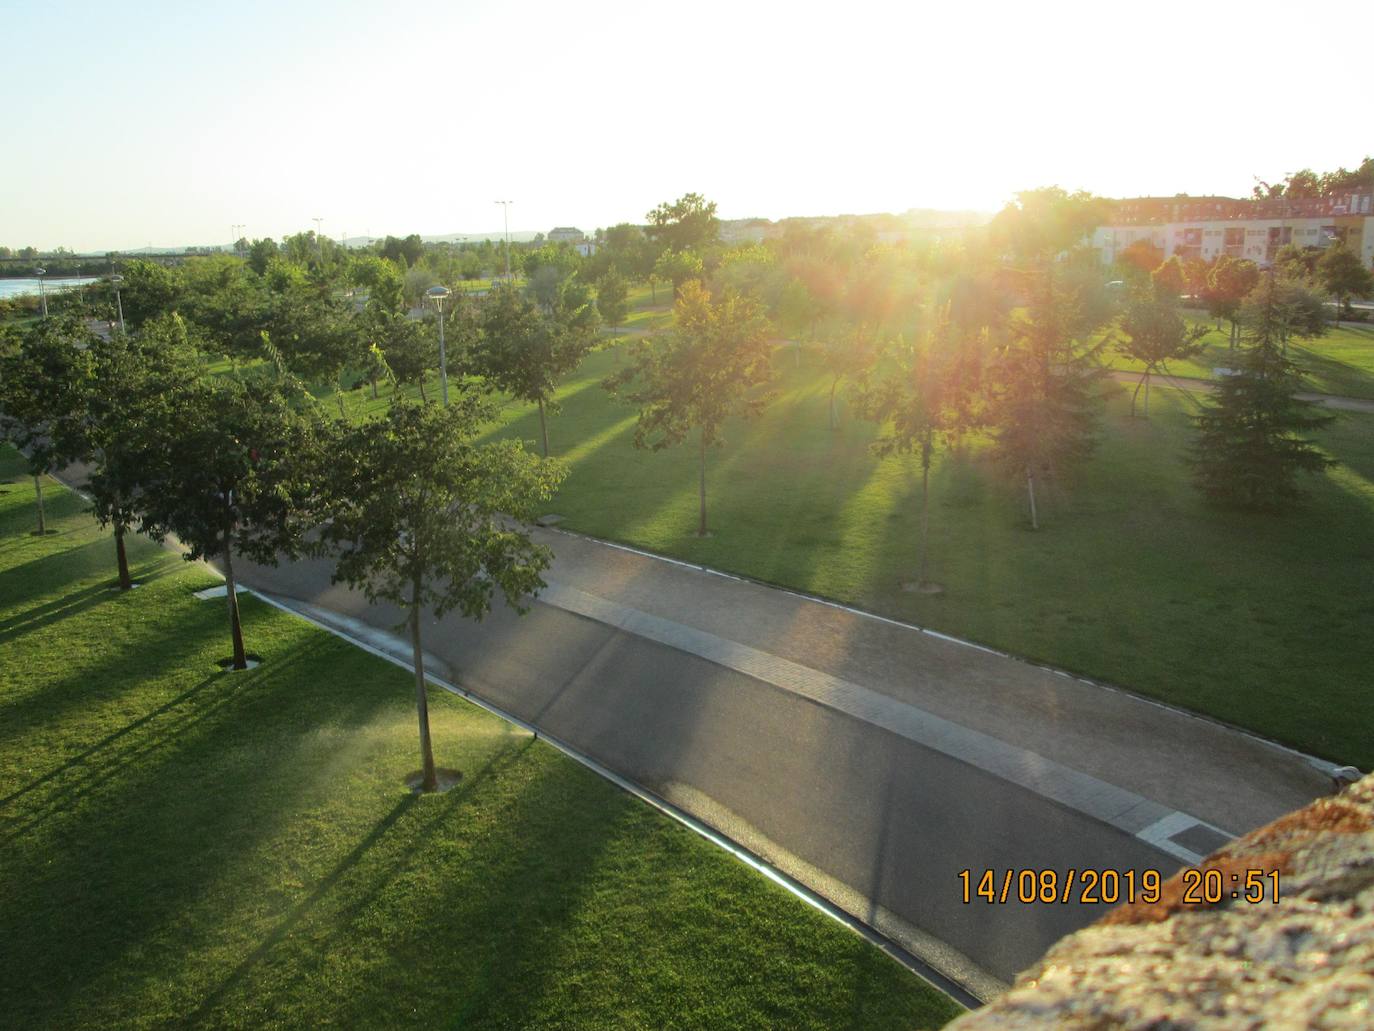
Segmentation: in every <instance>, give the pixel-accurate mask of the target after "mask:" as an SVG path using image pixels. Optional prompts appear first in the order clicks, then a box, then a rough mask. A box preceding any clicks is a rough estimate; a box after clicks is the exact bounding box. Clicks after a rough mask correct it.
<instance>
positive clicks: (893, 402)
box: [855, 312, 960, 593]
mask: <svg viewBox="0 0 1374 1031" xmlns="http://www.w3.org/2000/svg"><path fill="white" fill-rule="evenodd" d="M949 331H950V324H949V319H948V312H945V313H944V314H943V315H942V317H941V319H940V322H939V324H938V325H937V326H936V327H935V329H933V330H931V331H930V332H928V333H924V334H922V335H921V336H920V337H919V338H918V339H917V341H916V342H915V343H912V344H908V343H906V342H905V341H904V340H903V339H902V338H901V337H897V338H895V339H893V340H892V341H890V342H889V343H888V344H887V345H886V346H885V347H883V348H882V349H881V351H880V352H879V355H878V357H877V360H876V361H875V362H874V364H873V367H872V368H871V370H869V371H867V372H866V373H865V374H864V375H863V377H862V378H861V379H860V381H859V385H858V388H857V389H856V391H855V404H856V407H857V408H858V409H859V411H860V412H862V413H863V415H864V417H865V418H867V419H871V420H872V421H873V422H876V423H877V424H878V425H879V427H880V429H881V434H880V436H879V437H878V439H877V440H875V441H874V442H873V444H872V445H870V447H871V448H872V450H873V453H874V454H876V455H878V456H879V457H887V456H889V455H909V454H913V453H914V454H919V455H920V459H921V541H920V551H919V558H918V560H917V572H916V583H915V587H916V590H918V591H922V592H925V593H933V592H934V591H936V590H938V589H939V588H938V587H937V586H936V585H934V584H932V583H931V582H930V581H929V580H928V578H927V576H926V556H927V553H928V548H927V544H928V541H929V537H930V467H931V462H932V459H933V457H934V454H935V449H936V448H937V447H938V446H939V444H940V443H941V441H942V440H943V439H945V438H946V437H947V436H948V434H950V433H952V432H956V431H957V429H958V428H959V420H960V408H959V406H958V405H956V404H952V403H950V402H951V401H952V400H953V398H951V396H950V393H951V388H952V387H956V386H957V383H956V377H952V376H951V375H950V374H949V373H950V372H951V371H952V370H951V361H950V359H951V357H953V355H952V353H951V351H950V348H949V347H948V343H949Z"/></svg>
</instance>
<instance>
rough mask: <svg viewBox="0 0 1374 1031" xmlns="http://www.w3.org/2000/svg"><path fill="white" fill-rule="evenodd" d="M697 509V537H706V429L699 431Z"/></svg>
mask: <svg viewBox="0 0 1374 1031" xmlns="http://www.w3.org/2000/svg"><path fill="white" fill-rule="evenodd" d="M697 499H698V503H699V505H698V507H699V509H700V514H699V519H698V522H697V536H698V537H705V536H706V427H704V426H703V427H702V429H701V482H700V485H699V487H698V490H697Z"/></svg>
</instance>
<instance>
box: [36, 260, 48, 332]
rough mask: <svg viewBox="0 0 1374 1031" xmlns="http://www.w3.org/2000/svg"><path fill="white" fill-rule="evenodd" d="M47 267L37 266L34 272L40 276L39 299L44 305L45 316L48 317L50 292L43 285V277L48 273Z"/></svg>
mask: <svg viewBox="0 0 1374 1031" xmlns="http://www.w3.org/2000/svg"><path fill="white" fill-rule="evenodd" d="M47 271H48V270H47V269H45V268H36V269H34V270H33V274H34V275H35V276H37V277H38V299H39V301H40V302H41V303H42V305H43V318H45V319H46V318H47V317H48V294H47V292H46V290H45V289H44V287H43V277H44V276H45V275H46V274H47Z"/></svg>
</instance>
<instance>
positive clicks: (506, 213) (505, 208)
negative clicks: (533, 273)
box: [496, 200, 515, 286]
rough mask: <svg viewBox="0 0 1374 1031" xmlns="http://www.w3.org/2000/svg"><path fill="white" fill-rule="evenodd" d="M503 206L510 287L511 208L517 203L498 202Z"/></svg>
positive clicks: (507, 274) (507, 278)
mask: <svg viewBox="0 0 1374 1031" xmlns="http://www.w3.org/2000/svg"><path fill="white" fill-rule="evenodd" d="M496 203H497V204H500V205H501V211H502V217H503V218H504V220H505V223H506V285H507V286H510V206H511V205H512V204H514V203H515V201H513V200H498V201H496Z"/></svg>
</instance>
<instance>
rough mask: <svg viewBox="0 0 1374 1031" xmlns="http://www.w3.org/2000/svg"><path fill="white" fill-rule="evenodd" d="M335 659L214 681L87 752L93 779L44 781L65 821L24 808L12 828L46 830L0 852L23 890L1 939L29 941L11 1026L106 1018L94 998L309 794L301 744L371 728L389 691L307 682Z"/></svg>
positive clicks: (0, 914)
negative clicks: (69, 1013)
mask: <svg viewBox="0 0 1374 1031" xmlns="http://www.w3.org/2000/svg"><path fill="white" fill-rule="evenodd" d="M336 644H337V642H335V641H333V639H330V638H325V637H323V635H320V636H319V637H317V638H313V639H310V640H309V641H308V642H307V643H306V644H305V645H304V646H303V647H301V646H298V647H296V648H294V649H293V651H292V653H291V655H290V656H284V655H281V654H276V655H269V662H268V664H267V665H265V666H263V667H261V668H260V669H258V670H254V671H251V672H249V673H246V674H233V675H216V674H211V675H208V676H207V677H205V678H203V680H202V682H200V683H198V684H197V685H195V686H194V687H192V688H190V689H189V690H188V691H187V692H185V695H186V697H184V698H182V699H181V700H180V701H179V702H178V703H177V704H176V705H174V706H171V707H167V708H166V709H165V711H164V712H163V713H162V714H161V715H160V716H158V717H155V718H151V719H147V720H144V721H143V722H141V723H140V724H139V725H138V726H137V727H132V728H129V729H128V730H127V732H125V733H122V734H118V735H115V736H114V740H112V741H109V742H103V743H102V742H95V743H93V747H94V748H95V751H94V756H95V758H97V759H98V760H99V762H100V766H99V767H97V768H92V769H91V771H90V772H89V774H87V775H85V776H80V774H81V772H82V771H83V770H85V769H86V767H85V766H84V765H82V766H76V767H72V768H70V769H68V770H67V771H66V773H65V775H64V776H59V777H56V778H54V779H53V780H52V781H50V782H49V784H48V785H46V786H49V787H56V788H57V789H58V791H59V793H61V794H62V798H63V801H62V804H61V805H60V806H57V807H54V806H52V805H50V804H49V803H50V802H51V799H45V798H44V797H43V792H42V791H34V792H32V793H30V794H28V795H26V796H25V797H24V798H23V799H21V800H20V801H21V802H23V805H22V806H21V807H20V811H19V813H18V816H19V818H20V819H21V820H22V819H25V818H40V819H42V820H45V821H47V822H48V823H49V824H50V826H49V827H48V828H47V833H46V834H44V835H41V836H35V835H27V836H25V837H24V838H21V839H19V840H17V841H15V840H11V841H8V842H7V843H6V845H5V848H4V849H0V877H2V878H3V881H4V883H6V884H9V885H12V886H17V887H16V888H15V891H14V893H13V894H12V896H11V898H10V900H9V901H8V902H7V904H6V906H5V907H3V908H0V940H4V941H10V942H23V943H24V947H25V950H26V954H27V955H29V956H30V957H31V962H28V963H26V964H6V965H3V967H0V1011H3V1012H6V1013H7V1014H9V1016H10V1018H11V1019H12V1020H13V1021H14V1023H15V1025H16V1026H25V1025H33V1024H44V1023H50V1022H54V1020H55V1016H56V1015H57V1014H59V1013H63V1012H64V1011H66V1010H67V1009H68V1007H70V1006H79V1007H82V1008H87V1009H88V1008H90V1007H96V1008H97V1009H98V1008H99V1007H100V1006H102V1005H103V1006H104V1007H105V1008H106V1015H107V1016H108V1011H109V1008H110V1007H111V1006H114V1007H118V1005H119V1001H118V1000H117V999H116V1000H110V999H104V1000H103V1001H102V1000H98V999H92V998H91V997H90V995H89V991H88V990H89V988H90V986H91V985H93V984H94V983H95V982H97V981H98V980H99V979H100V978H101V976H102V974H103V973H104V972H105V971H106V970H107V969H108V968H109V967H111V966H112V965H114V964H116V963H119V962H121V957H123V956H124V954H125V953H126V952H127V951H128V950H130V949H137V948H139V946H140V943H143V942H146V941H148V940H149V939H150V936H154V935H155V934H157V933H158V931H157V929H158V928H159V927H167V926H169V925H170V926H173V927H175V926H176V921H177V920H178V914H179V913H181V912H182V910H183V909H184V907H186V906H188V905H191V904H193V903H194V902H195V900H196V899H197V898H199V897H200V896H201V894H202V893H203V892H204V891H205V890H206V886H207V885H208V884H211V883H213V882H214V881H215V880H216V879H217V878H218V876H219V875H220V872H221V871H222V870H223V868H224V867H225V866H226V865H228V864H230V863H232V862H234V861H236V860H240V859H242V858H243V857H245V856H248V855H251V854H252V850H253V849H254V847H255V843H256V842H257V841H259V840H260V839H261V838H262V837H263V836H265V835H267V834H269V833H270V832H271V831H272V829H273V828H274V827H275V826H276V821H277V818H278V817H279V816H280V814H281V813H283V812H286V813H289V812H292V811H293V810H294V807H295V806H296V805H297V804H298V803H297V801H296V800H297V799H298V798H299V797H300V796H301V795H302V794H303V793H304V792H306V791H307V790H309V779H308V778H303V777H301V776H300V771H298V770H296V769H294V768H293V761H294V760H295V758H296V756H297V755H298V754H299V748H300V746H301V744H302V742H304V741H306V740H308V735H310V734H313V733H314V731H315V729H316V728H318V727H320V726H321V725H322V724H324V723H331V724H332V725H335V726H342V727H344V728H345V729H346V728H348V727H350V726H360V725H363V724H366V723H368V722H369V721H370V720H372V719H374V718H375V714H376V712H377V710H378V709H379V708H380V707H382V706H386V705H389V704H393V702H394V699H393V696H392V693H391V691H390V690H389V689H387V690H383V689H380V687H371V688H369V687H368V685H367V684H359V685H357V686H356V688H355V690H352V691H348V692H340V691H338V689H337V684H338V682H339V681H338V669H337V668H336V669H334V670H333V675H331V671H330V670H325V671H323V672H322V673H321V674H320V675H319V676H315V677H313V678H312V677H311V676H310V673H309V671H308V670H304V669H303V668H302V667H303V666H306V665H308V664H310V663H312V662H313V661H314V660H315V659H317V658H319V657H320V656H321V654H322V653H323V654H324V655H325V658H326V659H329V660H331V661H337V659H338V657H339V655H338V652H337V651H336V650H335V646H336ZM348 658H349V660H351V661H352V662H356V661H357V660H356V658H355V657H353V656H349V657H348ZM387 672H390V671H389V670H387ZM230 677H232V680H231V679H230ZM239 678H242V679H241V680H240V679H239ZM380 683H381V678H378V684H380ZM211 684H216V685H218V684H223V685H224V686H225V690H224V691H223V692H221V693H218V694H216V693H214V692H213V691H212V690H207V688H209V687H210V686H211ZM231 685H233V686H231ZM390 686H392V685H388V688H389V687H390ZM148 715H150V716H151V715H152V714H151V713H150V714H148ZM168 717H170V722H169V719H168ZM73 774H77V779H76V780H75V781H72V782H68V780H67V778H68V777H71V776H72V775H73ZM45 806H46V808H44V807H45ZM174 933H176V932H174ZM57 1022H58V1023H68V1024H70V1023H76V1022H79V1021H75V1020H63V1021H57Z"/></svg>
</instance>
